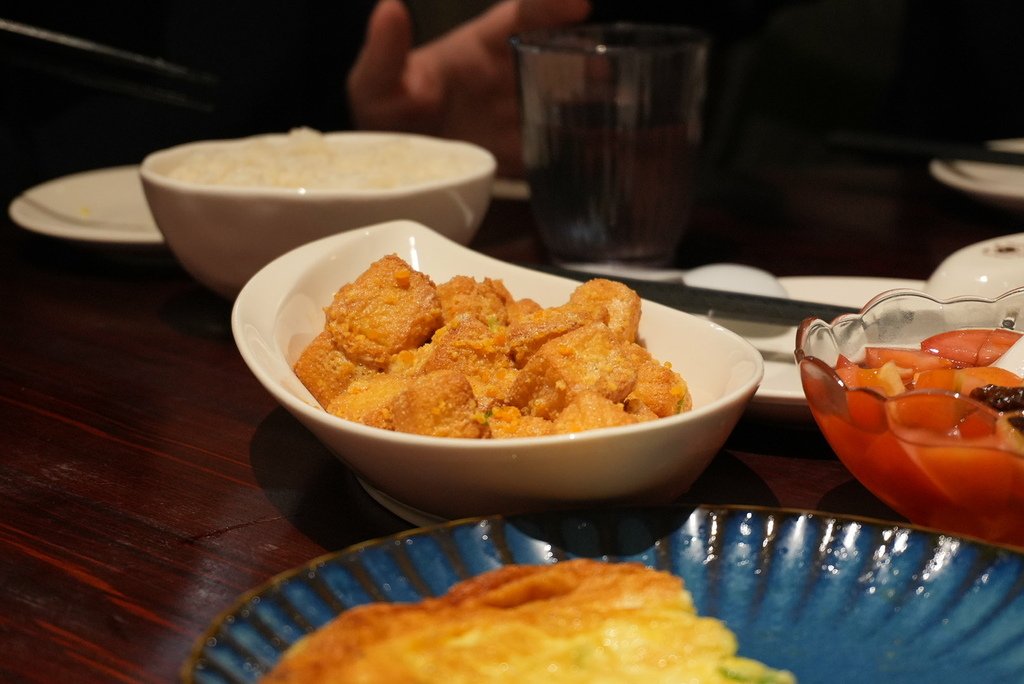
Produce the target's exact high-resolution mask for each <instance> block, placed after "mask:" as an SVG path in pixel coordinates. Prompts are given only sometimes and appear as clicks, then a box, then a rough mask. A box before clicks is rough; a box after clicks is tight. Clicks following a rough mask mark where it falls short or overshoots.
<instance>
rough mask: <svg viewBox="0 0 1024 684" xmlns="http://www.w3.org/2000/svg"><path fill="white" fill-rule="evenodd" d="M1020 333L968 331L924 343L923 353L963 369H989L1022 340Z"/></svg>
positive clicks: (936, 337) (962, 330) (1000, 330)
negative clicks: (941, 358)
mask: <svg viewBox="0 0 1024 684" xmlns="http://www.w3.org/2000/svg"><path fill="white" fill-rule="evenodd" d="M1020 335H1021V333H1019V332H1016V331H1013V330H1003V329H1000V328H995V329H991V328H965V329H961V330H950V331H949V332H944V333H939V334H938V335H932V336H931V337H929V338H927V339H925V340H922V342H921V349H922V350H924V351H926V352H930V353H932V354H937V355H939V356H942V357H944V358H947V359H950V360H952V361H954V362H955V363H956V364H959V365H964V366H987V365H988V364H990V363H992V362H993V361H995V360H996V359H998V358H999V357H1000V356H1002V355H1003V353H1004V352H1005V351H1006V350H1007V349H1009V348H1010V346H1011V345H1012V344H1013V343H1014V342H1016V341H1017V339H1018V338H1020Z"/></svg>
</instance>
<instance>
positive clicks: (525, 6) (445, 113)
mask: <svg viewBox="0 0 1024 684" xmlns="http://www.w3.org/2000/svg"><path fill="white" fill-rule="evenodd" d="M589 12H590V4H589V2H588V0H502V2H499V3H498V4H496V5H494V6H493V7H492V8H490V9H489V10H487V11H486V12H485V13H483V14H482V15H480V16H479V17H477V18H475V19H473V20H471V21H468V22H466V23H465V24H462V25H461V26H458V27H456V28H454V29H453V30H451V31H449V32H448V33H446V34H445V35H443V36H441V37H440V38H438V39H436V40H434V41H432V42H430V43H428V44H426V45H423V46H421V47H419V48H417V49H415V50H413V49H412V43H413V34H412V19H411V17H410V15H409V11H408V10H407V9H406V7H405V5H403V4H402V3H401V2H400V0H381V1H380V2H378V3H377V6H376V7H375V8H374V11H373V14H372V15H371V16H370V19H369V22H368V24H367V31H366V42H365V44H364V46H363V49H362V52H361V53H360V54H359V58H358V59H357V60H356V63H355V65H354V66H353V67H352V70H351V71H350V72H349V77H348V83H347V87H348V97H349V106H350V108H351V111H352V117H353V121H354V123H355V125H356V126H357V127H358V128H361V129H366V130H392V131H410V132H414V133H424V134H427V135H436V136H440V137H445V138H455V139H458V140H466V141H469V142H473V143H476V144H478V145H481V146H482V147H485V148H487V149H488V150H490V151H491V152H492V153H493V154H494V156H495V157H496V158H497V159H498V173H499V174H500V175H505V176H512V177H520V176H522V174H523V162H522V147H521V136H520V123H519V105H518V99H517V94H516V81H515V66H514V61H513V60H514V56H513V54H512V48H511V47H510V45H509V44H508V39H509V37H510V36H511V35H512V34H514V33H518V32H520V31H526V30H530V29H535V28H544V27H549V26H560V25H565V24H571V23H575V22H578V21H581V20H583V19H585V18H586V16H587V14H589Z"/></svg>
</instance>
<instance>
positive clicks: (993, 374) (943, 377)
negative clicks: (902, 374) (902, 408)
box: [914, 366, 1021, 394]
mask: <svg viewBox="0 0 1024 684" xmlns="http://www.w3.org/2000/svg"><path fill="white" fill-rule="evenodd" d="M1020 384H1021V378H1020V377H1019V376H1017V374H1016V373H1011V372H1010V371H1008V370H1003V369H1002V368H993V367H991V366H977V367H972V368H933V369H929V370H924V371H921V372H920V373H918V374H917V375H916V376H915V377H914V389H939V390H946V391H947V392H959V393H960V394H970V393H971V391H972V390H974V389H976V388H978V387H984V386H985V385H1000V386H1002V387H1017V386H1018V385H1020Z"/></svg>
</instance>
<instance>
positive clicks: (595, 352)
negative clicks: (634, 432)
mask: <svg viewBox="0 0 1024 684" xmlns="http://www.w3.org/2000/svg"><path fill="white" fill-rule="evenodd" d="M636 375H637V373H636V369H635V367H634V366H633V365H632V364H631V363H630V362H629V355H628V353H627V348H626V344H625V343H624V342H622V340H620V339H619V338H618V337H617V336H616V335H615V333H613V332H612V331H611V330H610V329H609V328H608V326H607V325H605V324H604V323H591V324H589V325H586V326H584V327H582V328H578V329H576V330H573V331H571V332H568V333H566V334H564V335H561V336H560V337H557V338H555V339H552V340H549V341H548V342H546V343H545V344H544V345H543V346H542V347H541V348H540V349H538V350H537V353H536V354H534V355H533V356H532V357H531V358H530V360H529V361H527V363H526V365H525V366H523V368H522V370H520V371H519V373H518V374H517V375H516V379H515V382H513V383H512V388H511V391H510V392H509V402H508V403H509V404H511V405H513V406H517V407H519V408H520V409H523V411H524V413H527V414H529V415H534V416H540V417H541V418H552V417H554V416H556V415H557V414H558V413H559V412H560V411H561V410H562V409H563V408H565V406H566V405H567V404H569V402H571V401H572V400H573V398H574V397H575V396H576V395H578V394H580V393H582V392H587V391H592V392H596V393H598V394H600V395H601V396H603V397H605V398H607V399H609V400H611V401H613V402H616V403H618V402H622V401H623V400H624V399H625V398H626V396H627V395H628V394H629V393H630V392H631V391H632V390H633V387H634V386H635V385H636Z"/></svg>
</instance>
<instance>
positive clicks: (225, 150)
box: [140, 129, 495, 299]
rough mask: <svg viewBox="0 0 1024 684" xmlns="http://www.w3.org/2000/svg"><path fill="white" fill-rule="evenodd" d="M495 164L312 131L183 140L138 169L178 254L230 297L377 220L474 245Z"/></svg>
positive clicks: (455, 144) (479, 155)
mask: <svg viewBox="0 0 1024 684" xmlns="http://www.w3.org/2000/svg"><path fill="white" fill-rule="evenodd" d="M494 171H495V160H494V157H493V155H491V153H490V152H488V151H487V150H485V149H483V148H481V147H478V146H476V145H472V144H469V143H464V142H459V141H454V140H446V139H440V138H432V137H427V136H421V135H413V134H405V133H371V132H362V131H348V132H338V133H327V134H322V135H321V134H319V133H317V132H315V131H309V130H305V129H303V130H297V131H293V132H291V133H288V134H268V135H259V136H253V137H250V138H242V139H237V140H212V141H201V142H195V143H189V144H185V145H179V146H176V147H172V148H169V149H166V150H161V151H158V152H154V153H152V154H150V155H149V156H147V157H146V159H145V160H144V161H143V162H142V165H141V167H140V173H141V176H142V184H143V189H144V191H145V195H146V200H147V202H148V204H149V207H150V210H151V211H152V213H153V217H154V219H155V221H156V224H157V227H158V228H159V229H160V232H161V233H163V236H164V238H165V240H166V243H167V246H168V247H169V248H170V250H171V252H172V253H173V254H174V256H175V257H176V258H177V259H178V261H179V262H180V263H181V265H182V266H183V267H184V268H185V270H187V271H188V272H189V273H190V274H191V275H192V276H193V277H194V278H195V279H196V280H198V281H199V282H200V283H202V284H203V285H205V286H206V287H208V288H210V289H211V290H213V291H214V292H216V293H218V294H220V295H222V296H224V297H227V298H229V299H233V298H234V297H235V295H237V294H238V291H239V290H240V289H241V287H242V285H244V284H245V282H246V281H247V280H248V279H249V278H250V277H252V276H253V274H255V273H256V271H258V270H259V269H260V268H261V267H263V266H264V265H266V264H267V263H268V262H269V261H271V260H272V259H274V258H275V257H277V256H280V255H281V254H283V253H285V252H287V251H288V250H290V249H292V248H295V247H298V246H299V245H302V244H305V243H307V242H309V241H311V240H315V239H317V238H321V237H325V236H327V235H333V234H335V233H340V232H343V231H346V230H352V229H353V228H359V227H361V226H366V225H370V224H373V223H380V222H383V221H389V220H394V219H410V220H415V221H419V222H421V223H425V224H427V225H429V226H430V227H431V228H432V229H434V230H436V231H438V232H439V233H442V234H444V235H446V236H448V237H449V238H451V239H452V240H455V241H456V242H458V243H460V244H468V243H469V242H470V240H472V238H473V236H474V235H475V234H476V231H477V229H478V228H479V226H480V222H481V221H482V220H483V217H484V214H485V213H486V211H487V208H488V206H489V204H490V199H491V184H492V182H493V180H494Z"/></svg>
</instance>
